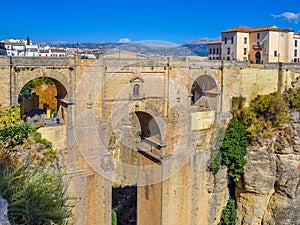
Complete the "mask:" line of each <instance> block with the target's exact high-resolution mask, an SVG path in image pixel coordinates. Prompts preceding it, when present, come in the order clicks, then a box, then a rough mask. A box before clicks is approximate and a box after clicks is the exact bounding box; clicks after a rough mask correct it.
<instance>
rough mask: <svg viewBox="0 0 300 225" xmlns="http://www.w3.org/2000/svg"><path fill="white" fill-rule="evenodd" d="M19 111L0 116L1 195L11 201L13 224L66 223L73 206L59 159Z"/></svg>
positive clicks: (9, 210)
mask: <svg viewBox="0 0 300 225" xmlns="http://www.w3.org/2000/svg"><path fill="white" fill-rule="evenodd" d="M16 112H18V110H17V109H8V110H4V111H2V112H1V117H0V118H1V122H2V124H1V126H0V195H1V196H2V197H3V198H5V199H6V200H7V201H8V204H9V207H8V218H9V220H10V223H11V224H15V225H18V224H29V225H35V224H46V225H48V224H49V225H50V224H51V225H54V224H57V225H62V224H67V223H68V218H69V216H70V214H71V208H72V206H71V205H69V198H68V197H67V196H66V186H65V184H64V182H63V177H64V176H63V175H64V174H63V172H62V171H61V169H60V168H58V166H57V158H58V156H57V154H56V153H55V152H54V150H53V149H52V144H51V142H49V141H47V140H45V139H43V138H42V137H41V134H40V133H38V132H36V130H35V129H34V128H33V127H32V126H31V125H29V124H25V123H23V121H21V120H20V119H18V118H19V115H18V113H16Z"/></svg>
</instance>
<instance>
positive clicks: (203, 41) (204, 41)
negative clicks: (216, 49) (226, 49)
mask: <svg viewBox="0 0 300 225" xmlns="http://www.w3.org/2000/svg"><path fill="white" fill-rule="evenodd" d="M220 40H221V38H199V39H196V40H190V41H187V42H185V43H184V44H187V45H204V44H208V43H211V42H216V41H220Z"/></svg>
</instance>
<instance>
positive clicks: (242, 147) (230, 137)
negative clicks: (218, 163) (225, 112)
mask: <svg viewBox="0 0 300 225" xmlns="http://www.w3.org/2000/svg"><path fill="white" fill-rule="evenodd" d="M249 144H250V138H249V133H248V131H247V127H246V126H245V125H244V124H243V123H242V122H240V121H239V120H237V119H232V120H231V121H230V122H229V124H228V127H227V129H226V132H225V136H224V140H223V143H222V145H221V154H222V161H223V162H224V163H225V164H226V165H227V166H228V175H229V176H230V177H231V178H232V179H233V180H234V181H237V180H238V179H239V178H240V176H241V174H242V173H243V172H244V168H243V167H244V165H245V164H246V160H245V159H244V157H245V155H246V153H247V147H248V145H249Z"/></svg>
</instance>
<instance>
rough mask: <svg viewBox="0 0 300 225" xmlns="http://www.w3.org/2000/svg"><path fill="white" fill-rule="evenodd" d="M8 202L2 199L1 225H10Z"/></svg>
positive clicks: (0, 210)
mask: <svg viewBox="0 0 300 225" xmlns="http://www.w3.org/2000/svg"><path fill="white" fill-rule="evenodd" d="M7 207H8V204H7V201H6V200H5V199H3V198H2V197H0V224H1V225H10V223H9V221H8V217H7Z"/></svg>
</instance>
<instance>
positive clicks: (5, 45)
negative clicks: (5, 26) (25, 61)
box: [0, 39, 26, 56]
mask: <svg viewBox="0 0 300 225" xmlns="http://www.w3.org/2000/svg"><path fill="white" fill-rule="evenodd" d="M25 44H26V40H20V39H7V40H3V41H1V42H0V54H1V55H7V56H24V54H25Z"/></svg>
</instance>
